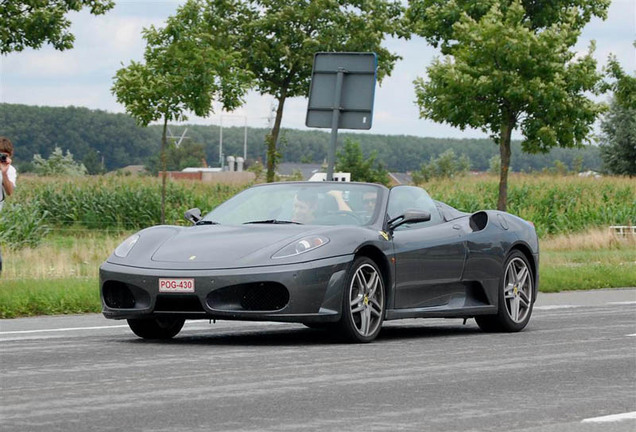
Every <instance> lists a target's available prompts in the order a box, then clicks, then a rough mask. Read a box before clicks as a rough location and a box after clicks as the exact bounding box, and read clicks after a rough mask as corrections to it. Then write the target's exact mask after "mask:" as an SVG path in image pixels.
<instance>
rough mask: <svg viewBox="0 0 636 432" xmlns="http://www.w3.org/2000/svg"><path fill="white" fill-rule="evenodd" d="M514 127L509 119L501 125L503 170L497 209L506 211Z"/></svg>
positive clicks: (500, 146) (500, 143)
mask: <svg viewBox="0 0 636 432" xmlns="http://www.w3.org/2000/svg"><path fill="white" fill-rule="evenodd" d="M512 128H513V122H512V121H507V122H506V123H504V124H503V125H501V137H500V138H499V140H500V141H499V156H500V157H501V170H500V172H499V199H498V200H497V210H501V211H506V209H507V207H508V171H509V169H510V138H511V136H512Z"/></svg>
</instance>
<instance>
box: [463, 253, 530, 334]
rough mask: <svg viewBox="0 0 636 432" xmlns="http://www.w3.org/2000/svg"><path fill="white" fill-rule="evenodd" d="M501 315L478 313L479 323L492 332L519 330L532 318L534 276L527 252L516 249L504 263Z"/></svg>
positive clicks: (500, 303) (500, 302)
mask: <svg viewBox="0 0 636 432" xmlns="http://www.w3.org/2000/svg"><path fill="white" fill-rule="evenodd" d="M501 281H502V282H501V284H502V286H501V290H500V291H499V300H498V302H499V308H498V309H499V311H498V312H497V315H484V316H477V317H475V321H477V324H478V325H479V327H480V328H481V329H482V330H484V331H488V332H518V331H520V330H523V329H524V327H525V326H526V325H527V324H528V321H530V315H532V306H533V302H534V299H533V294H534V278H533V274H532V271H531V267H530V264H529V262H528V259H527V258H526V256H525V255H524V254H523V253H521V252H520V251H518V250H514V251H512V252H511V253H510V254H509V255H508V258H507V259H506V263H505V265H504V267H503V275H502V278H501Z"/></svg>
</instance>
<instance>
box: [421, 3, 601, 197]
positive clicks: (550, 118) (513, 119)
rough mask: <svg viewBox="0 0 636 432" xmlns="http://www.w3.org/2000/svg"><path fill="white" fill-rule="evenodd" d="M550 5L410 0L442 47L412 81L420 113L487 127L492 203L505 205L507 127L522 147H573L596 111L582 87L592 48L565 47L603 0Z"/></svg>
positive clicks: (589, 79) (590, 77)
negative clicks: (497, 170) (494, 156)
mask: <svg viewBox="0 0 636 432" xmlns="http://www.w3.org/2000/svg"><path fill="white" fill-rule="evenodd" d="M556 3H557V7H554V8H553V7H546V8H543V6H544V5H543V3H542V5H541V7H536V5H535V2H530V1H527V2H522V1H519V0H514V1H508V0H490V1H487V2H477V3H475V2H471V1H458V2H443V1H441V0H419V1H414V2H412V3H411V10H410V12H409V14H410V15H409V16H410V18H411V20H412V21H413V25H414V29H415V30H416V32H418V33H419V34H420V35H422V36H424V37H425V38H427V39H428V40H429V41H431V42H432V43H435V44H441V45H442V48H443V53H444V54H445V57H444V58H443V59H437V60H435V61H434V62H433V64H432V65H431V66H429V67H428V68H427V75H428V80H425V79H422V78H419V79H417V80H416V81H415V86H416V95H417V103H418V105H419V106H420V114H421V116H422V117H427V118H430V119H432V120H435V121H438V122H447V123H449V124H451V125H453V126H457V127H459V128H461V129H464V128H466V127H472V128H478V129H481V130H483V131H485V132H488V133H490V134H491V136H492V137H493V139H494V140H495V141H496V142H497V143H498V144H499V147H500V149H501V151H500V154H501V180H500V195H499V200H498V208H500V209H505V208H506V190H507V175H508V167H509V164H510V137H511V134H512V131H513V130H514V129H519V130H520V131H521V133H522V134H523V136H524V139H523V141H522V148H523V150H524V151H526V152H546V151H548V150H549V149H550V148H552V147H555V146H560V147H573V146H581V145H583V144H584V143H586V142H587V141H588V135H589V132H590V130H591V128H592V125H593V122H594V120H595V119H596V117H597V115H598V114H599V113H600V111H601V107H600V105H598V104H596V103H594V102H592V101H591V100H590V99H589V98H588V97H587V96H586V94H585V93H586V92H590V91H593V90H594V89H595V87H596V86H597V83H598V82H599V80H600V78H601V77H600V75H599V74H598V73H597V72H596V61H595V60H594V58H593V57H592V52H593V45H592V47H591V48H590V51H589V52H588V53H587V55H584V56H580V57H578V58H575V53H574V52H573V51H570V49H571V48H572V47H573V46H574V44H575V43H576V41H577V39H578V36H579V34H580V31H581V28H582V27H583V26H584V25H585V24H586V23H587V22H588V21H589V20H590V19H591V17H592V16H593V15H596V16H601V17H604V16H605V14H606V10H607V7H608V5H609V1H607V0H584V1H580V0H571V1H567V0H562V1H558V2H556ZM440 20H444V21H440Z"/></svg>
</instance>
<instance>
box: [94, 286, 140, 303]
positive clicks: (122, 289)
mask: <svg viewBox="0 0 636 432" xmlns="http://www.w3.org/2000/svg"><path fill="white" fill-rule="evenodd" d="M102 295H103V298H104V303H106V306H108V307H109V308H111V309H133V308H134V307H135V303H136V302H135V297H134V296H133V294H132V291H131V290H130V288H129V287H128V286H127V285H126V284H125V283H122V282H115V281H107V282H105V283H104V286H103V287H102Z"/></svg>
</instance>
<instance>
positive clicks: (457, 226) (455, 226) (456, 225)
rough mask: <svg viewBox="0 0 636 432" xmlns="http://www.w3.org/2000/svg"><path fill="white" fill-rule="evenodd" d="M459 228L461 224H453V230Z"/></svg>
mask: <svg viewBox="0 0 636 432" xmlns="http://www.w3.org/2000/svg"><path fill="white" fill-rule="evenodd" d="M461 228H462V227H461V225H458V224H455V225H453V229H454V230H458V229H461Z"/></svg>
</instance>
